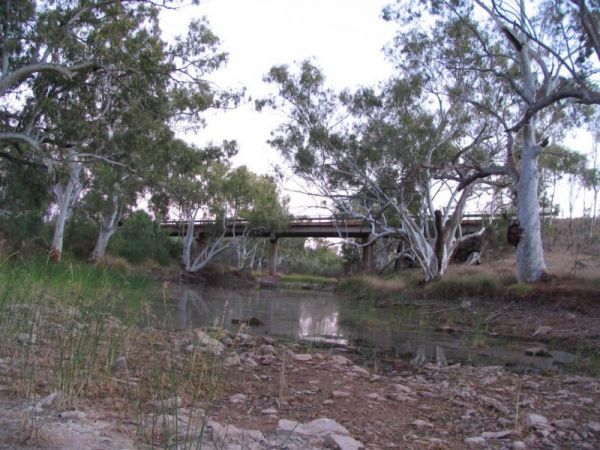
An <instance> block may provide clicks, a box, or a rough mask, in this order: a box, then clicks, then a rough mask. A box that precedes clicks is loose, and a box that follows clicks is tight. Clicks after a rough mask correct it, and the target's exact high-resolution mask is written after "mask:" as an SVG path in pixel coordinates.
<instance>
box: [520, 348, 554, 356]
mask: <svg viewBox="0 0 600 450" xmlns="http://www.w3.org/2000/svg"><path fill="white" fill-rule="evenodd" d="M525 354H526V355H529V356H552V354H551V353H550V352H549V351H548V350H547V349H545V348H544V347H530V348H527V349H525Z"/></svg>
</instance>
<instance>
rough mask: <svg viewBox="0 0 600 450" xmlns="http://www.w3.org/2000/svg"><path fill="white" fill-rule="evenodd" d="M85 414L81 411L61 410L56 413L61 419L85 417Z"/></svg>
mask: <svg viewBox="0 0 600 450" xmlns="http://www.w3.org/2000/svg"><path fill="white" fill-rule="evenodd" d="M86 416H87V414H86V413H84V412H82V411H63V412H61V413H59V414H58V417H60V418H61V419H68V420H79V419H85V417H86Z"/></svg>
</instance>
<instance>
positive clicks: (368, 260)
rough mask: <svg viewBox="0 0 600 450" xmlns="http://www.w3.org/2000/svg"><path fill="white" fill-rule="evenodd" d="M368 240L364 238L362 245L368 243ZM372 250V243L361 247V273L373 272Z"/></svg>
mask: <svg viewBox="0 0 600 450" xmlns="http://www.w3.org/2000/svg"><path fill="white" fill-rule="evenodd" d="M369 240H370V239H369V238H365V239H364V241H363V243H364V244H366V243H367V242H369ZM373 248H374V242H371V243H370V244H367V245H365V246H364V247H363V257H362V271H363V272H366V273H369V272H371V271H373Z"/></svg>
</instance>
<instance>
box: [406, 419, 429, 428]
mask: <svg viewBox="0 0 600 450" xmlns="http://www.w3.org/2000/svg"><path fill="white" fill-rule="evenodd" d="M410 424H411V425H413V426H415V427H417V428H433V424H432V423H431V422H428V421H426V420H423V419H417V420H413V421H412V422H411V423H410Z"/></svg>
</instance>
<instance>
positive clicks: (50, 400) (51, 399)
mask: <svg viewBox="0 0 600 450" xmlns="http://www.w3.org/2000/svg"><path fill="white" fill-rule="evenodd" d="M62 397H63V393H62V392H61V391H54V392H52V393H51V394H49V395H47V396H46V397H44V398H43V399H41V400H40V401H39V402H37V405H38V406H39V407H42V408H49V407H51V406H54V405H55V404H56V403H58V402H59V401H60V399H61V398H62Z"/></svg>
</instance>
